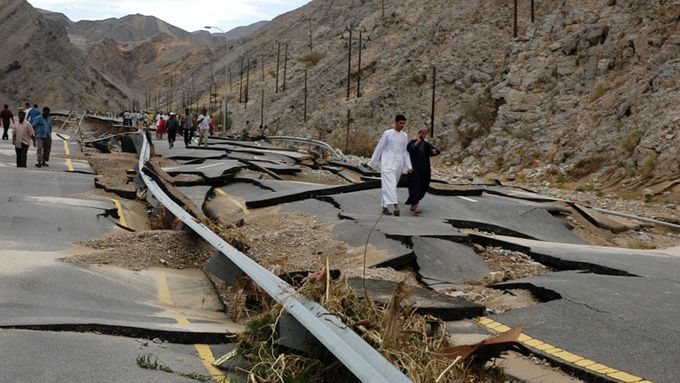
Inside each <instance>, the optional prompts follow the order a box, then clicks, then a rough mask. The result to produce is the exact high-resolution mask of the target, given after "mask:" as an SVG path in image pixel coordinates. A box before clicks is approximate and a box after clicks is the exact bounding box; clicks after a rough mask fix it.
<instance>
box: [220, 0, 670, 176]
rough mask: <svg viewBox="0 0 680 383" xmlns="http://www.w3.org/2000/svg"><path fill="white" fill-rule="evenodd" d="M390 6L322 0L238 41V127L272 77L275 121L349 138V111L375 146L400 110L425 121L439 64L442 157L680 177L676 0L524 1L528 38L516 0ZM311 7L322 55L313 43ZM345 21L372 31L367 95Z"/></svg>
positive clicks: (292, 130)
mask: <svg viewBox="0 0 680 383" xmlns="http://www.w3.org/2000/svg"><path fill="white" fill-rule="evenodd" d="M385 3H386V9H385V16H384V17H383V16H382V10H381V9H380V5H379V3H378V4H376V3H375V2H365V1H343V2H340V1H332V0H316V1H312V2H311V3H309V4H308V5H306V6H305V7H302V8H300V9H298V10H296V11H293V12H290V13H288V14H285V15H282V16H280V17H278V18H276V19H274V20H272V21H271V22H270V23H269V24H268V25H266V26H265V27H264V28H262V29H261V30H260V31H258V32H256V33H255V34H254V35H251V36H249V37H247V38H245V39H243V40H241V41H240V44H238V45H236V46H234V47H233V49H232V50H231V51H230V56H231V60H232V64H231V68H232V71H237V70H238V69H240V68H239V65H240V61H239V58H240V57H242V56H243V57H250V58H251V71H250V75H251V77H250V92H249V93H250V95H251V96H250V100H251V101H250V104H249V107H248V108H247V109H246V108H245V106H244V105H239V106H236V107H234V108H232V110H233V111H234V113H235V121H236V122H237V124H238V123H242V122H243V121H244V120H251V121H256V122H258V125H259V121H260V110H259V106H260V105H259V104H260V87H264V89H265V92H266V93H265V121H264V123H265V124H266V125H268V126H269V127H273V128H274V130H278V131H280V132H281V133H288V134H305V133H307V134H312V135H315V136H316V135H318V134H320V135H321V136H325V138H326V140H327V141H329V142H333V143H335V144H336V145H338V146H339V147H341V148H343V147H344V142H345V129H346V128H345V126H346V120H347V110H348V109H350V110H351V118H352V131H351V132H350V135H351V137H350V148H349V149H350V150H353V149H354V150H355V151H361V150H363V151H364V152H365V151H366V149H368V148H370V146H372V145H373V143H374V142H375V140H376V139H377V136H378V134H379V132H380V131H381V130H382V129H384V128H385V127H387V126H389V125H390V121H391V119H392V118H393V116H394V114H395V113H397V112H403V113H405V114H406V115H407V116H409V117H410V124H411V126H412V127H413V126H416V125H420V124H423V123H427V122H428V121H429V115H430V103H431V84H432V69H431V67H432V65H435V66H436V67H437V84H438V85H437V97H436V112H435V137H436V141H437V143H438V144H439V145H440V146H441V147H443V148H445V149H446V152H445V154H444V156H443V157H442V158H443V160H444V161H445V162H459V163H462V164H463V165H465V166H466V167H468V168H473V169H477V170H478V171H479V172H480V173H487V172H490V171H503V172H506V173H508V172H509V173H512V174H514V173H518V172H519V174H518V177H519V176H521V177H532V176H534V175H536V174H542V175H548V176H551V177H555V178H557V179H562V180H565V179H566V180H569V179H580V178H582V177H586V176H588V177H593V178H592V179H593V183H594V185H595V186H594V187H596V188H597V187H599V186H602V185H607V184H618V183H619V182H621V181H622V180H623V179H627V180H629V181H628V182H631V183H634V184H636V185H637V184H645V183H648V182H651V181H650V179H654V178H662V179H664V178H670V177H675V178H678V176H680V161H678V160H677V158H678V154H679V149H678V148H679V147H680V129H679V128H680V111H678V109H677V107H676V106H675V105H676V104H677V100H678V96H680V81H678V80H677V79H678V75H679V74H680V25H679V23H680V2H678V1H663V0H656V1H641V0H631V1H614V0H607V1H604V0H599V1H561V0H560V1H558V0H553V1H541V2H536V9H535V15H536V18H535V23H533V24H532V23H531V22H530V16H529V15H530V10H529V2H528V1H526V2H520V9H519V35H518V37H517V38H513V37H512V20H513V9H512V2H506V3H499V2H497V1H493V0H481V1H476V2H469V1H445V0H425V1H422V0H405V1H387V2H385ZM525 3H526V4H525ZM307 17H311V18H312V19H313V35H312V38H313V42H314V43H313V44H314V45H313V47H314V52H316V57H312V56H311V55H309V52H310V50H309V43H308V41H309V36H308V28H307V25H308V23H307V22H306V21H305V20H306V18H307ZM347 26H351V27H352V28H353V29H361V28H365V30H366V32H365V33H364V34H363V35H364V37H365V36H366V35H368V36H370V39H371V40H370V41H369V42H367V43H366V44H365V48H364V50H363V51H362V69H361V74H362V78H361V86H362V88H361V92H362V97H360V98H357V97H356V82H357V78H356V77H357V67H358V63H357V52H358V50H357V48H358V45H356V44H357V42H356V41H357V33H355V34H354V36H353V38H354V44H355V46H354V50H353V56H352V57H353V61H352V85H351V87H352V89H351V91H352V96H351V98H350V100H346V92H347V91H346V81H347V74H346V72H347V47H346V42H347V40H342V39H341V38H340V36H341V35H342V34H343V30H344V29H345V28H346V27H347ZM345 37H347V34H345ZM277 40H278V41H289V42H290V46H289V47H290V52H289V62H288V67H287V75H288V78H287V80H286V81H287V83H286V84H287V85H286V87H287V89H286V91H283V92H281V91H280V92H278V93H274V92H273V91H274V84H273V83H274V78H273V74H275V68H276V48H277V46H276V43H275V41H277ZM220 56H221V55H220V54H218V55H217V57H220ZM260 57H263V58H264V61H265V69H264V72H265V74H266V76H265V79H264V81H263V80H262V79H261V73H260V72H261V70H260V67H259V65H260V63H259V59H260ZM281 57H283V54H282V56H281ZM317 59H318V61H317ZM304 69H307V70H308V76H309V79H308V87H309V95H310V96H309V100H308V114H309V116H308V121H307V123H304V122H303V99H304V96H303V87H304ZM282 74H283V71H282V70H281V71H280V75H282ZM281 81H282V80H281V79H280V82H281ZM237 85H238V84H235V86H234V87H233V88H232V90H231V95H232V98H231V102H232V103H234V102H235V101H236V102H237V101H238V95H239V87H238V86H237ZM280 85H281V84H280ZM412 130H414V129H413V128H412ZM366 141H367V142H368V144H369V145H365V143H366ZM524 169H528V170H524Z"/></svg>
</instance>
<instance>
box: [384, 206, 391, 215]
mask: <svg viewBox="0 0 680 383" xmlns="http://www.w3.org/2000/svg"><path fill="white" fill-rule="evenodd" d="M382 213H383V214H385V215H392V212H391V211H390V209H388V208H386V207H384V208H383V209H382Z"/></svg>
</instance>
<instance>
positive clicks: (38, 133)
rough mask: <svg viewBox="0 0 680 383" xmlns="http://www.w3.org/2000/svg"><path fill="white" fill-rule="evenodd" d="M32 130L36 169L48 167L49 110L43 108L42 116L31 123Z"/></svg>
mask: <svg viewBox="0 0 680 383" xmlns="http://www.w3.org/2000/svg"><path fill="white" fill-rule="evenodd" d="M31 124H32V125H33V130H35V146H36V148H37V156H36V157H37V158H38V163H37V164H35V166H36V167H38V168H39V167H43V166H48V165H47V161H49V160H50V151H51V149H52V118H51V117H50V108H48V107H44V108H43V112H42V115H37V116H36V117H35V118H34V119H33V121H31Z"/></svg>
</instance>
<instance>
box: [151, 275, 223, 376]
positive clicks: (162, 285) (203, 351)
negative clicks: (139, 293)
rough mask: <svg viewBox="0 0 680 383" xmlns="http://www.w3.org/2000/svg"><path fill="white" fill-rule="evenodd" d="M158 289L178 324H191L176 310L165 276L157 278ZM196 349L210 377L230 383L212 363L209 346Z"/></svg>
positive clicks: (196, 346)
mask: <svg viewBox="0 0 680 383" xmlns="http://www.w3.org/2000/svg"><path fill="white" fill-rule="evenodd" d="M156 289H157V290H158V297H159V298H160V299H161V302H162V303H163V305H164V306H166V307H167V311H168V312H169V313H170V314H172V316H173V317H174V319H175V320H176V321H177V323H179V324H190V323H191V322H189V320H188V319H187V318H186V317H185V316H184V315H182V314H181V313H179V312H178V311H177V310H175V308H174V306H175V303H174V302H173V300H172V296H171V295H170V287H169V286H168V279H167V278H166V277H165V276H162V275H160V276H157V277H156ZM194 348H195V349H196V352H198V356H199V358H201V362H203V366H204V367H205V369H206V370H208V373H209V374H210V376H212V377H213V378H215V377H218V379H219V380H218V381H220V382H229V381H228V380H227V377H226V376H224V374H223V373H222V371H220V370H219V369H218V368H217V367H215V366H213V365H212V363H213V362H214V361H215V356H214V355H213V353H212V350H211V349H210V346H209V345H207V344H195V345H194Z"/></svg>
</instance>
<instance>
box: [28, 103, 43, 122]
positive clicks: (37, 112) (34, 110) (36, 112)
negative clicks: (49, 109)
mask: <svg viewBox="0 0 680 383" xmlns="http://www.w3.org/2000/svg"><path fill="white" fill-rule="evenodd" d="M27 104H28V103H27ZM38 116H40V109H38V104H33V107H32V108H31V109H28V111H27V112H26V120H27V121H28V122H30V123H31V124H32V123H33V120H34V119H35V118H36V117H38Z"/></svg>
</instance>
